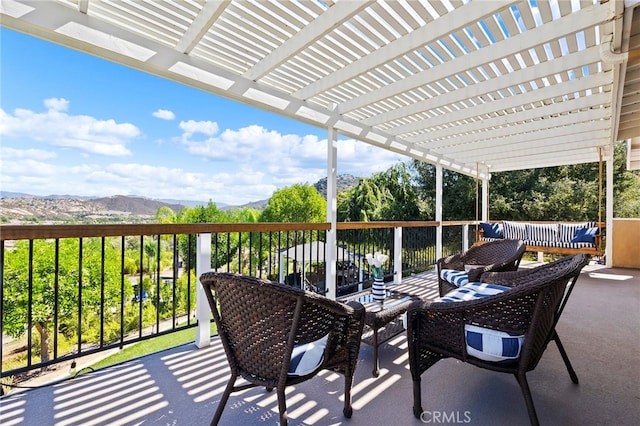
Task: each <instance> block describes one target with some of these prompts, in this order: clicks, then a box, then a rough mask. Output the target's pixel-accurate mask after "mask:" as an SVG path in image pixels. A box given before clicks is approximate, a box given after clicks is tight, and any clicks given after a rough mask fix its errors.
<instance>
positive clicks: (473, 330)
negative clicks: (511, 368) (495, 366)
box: [464, 324, 524, 362]
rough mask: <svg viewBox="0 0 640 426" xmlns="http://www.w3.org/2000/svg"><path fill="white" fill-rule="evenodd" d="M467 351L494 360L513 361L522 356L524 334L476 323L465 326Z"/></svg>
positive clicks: (480, 357) (486, 359)
mask: <svg viewBox="0 0 640 426" xmlns="http://www.w3.org/2000/svg"><path fill="white" fill-rule="evenodd" d="M464 332H465V339H466V342H467V353H468V354H469V355H471V356H474V357H476V358H479V359H482V360H485V361H492V362H501V361H512V360H515V359H518V357H519V356H520V349H522V344H523V343H524V335H515V336H514V335H510V334H509V333H505V332H504V331H497V330H491V329H488V328H484V327H478V326H476V325H471V324H466V325H465V326H464Z"/></svg>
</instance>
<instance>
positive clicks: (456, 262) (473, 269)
mask: <svg viewBox="0 0 640 426" xmlns="http://www.w3.org/2000/svg"><path fill="white" fill-rule="evenodd" d="M526 248H527V246H526V245H525V244H524V242H523V241H521V240H495V241H488V242H486V243H483V244H477V245H474V246H473V247H471V248H469V250H467V251H465V252H464V253H457V254H454V255H451V256H448V257H444V258H440V259H438V261H437V262H436V264H437V271H438V289H439V291H440V296H444V295H445V294H447V293H448V292H450V291H451V290H455V289H456V288H457V287H456V286H455V285H453V284H451V283H449V282H448V281H447V280H446V279H444V278H442V271H443V270H445V269H453V270H458V271H465V270H466V271H467V275H468V278H469V281H478V279H479V278H480V276H481V275H482V274H483V273H485V272H500V271H515V270H517V269H518V265H520V260H521V259H522V255H523V254H524V252H525V250H526Z"/></svg>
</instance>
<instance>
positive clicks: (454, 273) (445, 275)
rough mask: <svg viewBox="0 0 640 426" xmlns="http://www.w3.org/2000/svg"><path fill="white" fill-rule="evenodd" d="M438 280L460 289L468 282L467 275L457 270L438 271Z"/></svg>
mask: <svg viewBox="0 0 640 426" xmlns="http://www.w3.org/2000/svg"><path fill="white" fill-rule="evenodd" d="M440 278H442V279H443V280H445V281H446V282H448V283H450V284H452V285H454V286H456V287H462V286H463V285H465V284H467V283H468V282H469V275H468V273H467V272H466V271H458V270H457V269H443V270H442V271H440Z"/></svg>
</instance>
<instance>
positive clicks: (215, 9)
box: [176, 0, 229, 54]
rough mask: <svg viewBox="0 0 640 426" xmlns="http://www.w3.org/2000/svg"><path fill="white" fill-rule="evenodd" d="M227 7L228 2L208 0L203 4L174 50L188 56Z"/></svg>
mask: <svg viewBox="0 0 640 426" xmlns="http://www.w3.org/2000/svg"><path fill="white" fill-rule="evenodd" d="M228 5H229V2H228V1H223V0H209V1H207V2H205V3H204V6H202V9H201V10H200V13H198V16H196V19H194V20H193V22H192V23H191V25H190V26H189V27H188V28H187V31H185V33H184V35H183V36H182V38H181V39H180V41H179V42H178V44H176V50H177V51H178V52H180V53H186V54H189V53H190V52H191V51H192V50H193V48H194V47H195V46H196V45H197V44H198V43H199V42H200V40H202V37H204V35H205V34H206V33H207V31H209V28H211V27H212V26H213V24H214V23H215V22H216V21H217V20H218V18H219V17H220V15H222V13H223V12H224V10H225V9H226V8H227V6H228Z"/></svg>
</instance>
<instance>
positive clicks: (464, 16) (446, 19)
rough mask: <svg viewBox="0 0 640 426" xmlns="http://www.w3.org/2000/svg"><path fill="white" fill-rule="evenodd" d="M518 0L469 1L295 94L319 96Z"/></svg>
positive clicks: (299, 96)
mask: <svg viewBox="0 0 640 426" xmlns="http://www.w3.org/2000/svg"><path fill="white" fill-rule="evenodd" d="M518 1H519V0H518ZM518 1H508V2H507V1H497V2H470V3H468V4H466V5H465V6H463V7H460V8H458V9H455V10H453V11H451V12H449V13H447V14H445V15H443V16H441V17H440V18H438V19H436V20H435V21H432V22H431V23H429V24H427V25H425V26H423V27H420V28H418V29H417V30H415V31H412V32H410V33H408V34H407V35H405V36H404V37H401V38H398V39H397V40H394V41H392V42H391V43H389V44H387V45H385V46H381V47H380V48H378V49H376V50H374V51H372V52H371V53H369V54H368V55H365V56H363V57H362V58H360V59H358V60H357V61H354V62H352V63H350V64H348V65H346V66H344V67H342V68H341V69H339V70H337V71H336V72H334V73H331V74H330V75H327V76H326V77H323V78H321V79H319V80H317V81H316V82H314V83H312V84H309V85H308V86H306V87H305V88H303V89H301V90H299V91H298V92H296V93H294V94H293V96H295V97H298V98H301V99H309V98H312V97H314V96H317V95H318V94H319V93H322V92H324V91H326V90H328V89H331V88H333V87H336V86H339V85H340V84H342V83H344V82H347V81H349V80H352V79H353V78H355V77H357V76H359V75H362V74H365V73H367V72H368V71H370V70H372V69H375V68H377V67H379V66H380V64H383V63H387V62H391V61H392V60H394V59H396V58H398V57H401V56H402V55H405V54H406V53H407V52H413V51H414V50H416V49H418V48H420V47H423V46H425V45H427V44H430V43H433V42H435V41H437V40H438V39H440V38H442V37H444V36H446V35H447V34H450V33H452V32H454V31H455V30H456V29H461V28H463V27H465V26H467V25H468V22H469V21H471V20H473V21H474V22H475V21H479V20H481V19H483V18H486V17H488V16H491V15H493V14H495V13H498V12H500V11H501V10H504V9H506V8H509V7H511V5H512V4H514V3H517V2H518Z"/></svg>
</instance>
